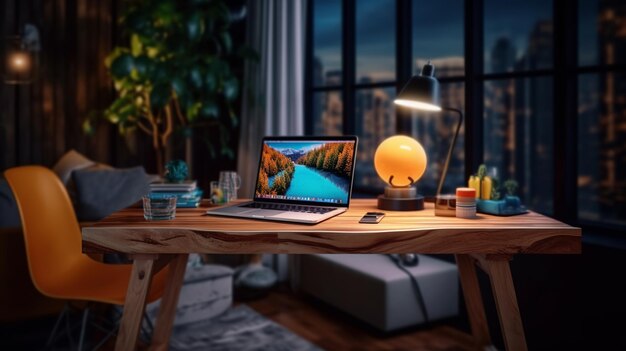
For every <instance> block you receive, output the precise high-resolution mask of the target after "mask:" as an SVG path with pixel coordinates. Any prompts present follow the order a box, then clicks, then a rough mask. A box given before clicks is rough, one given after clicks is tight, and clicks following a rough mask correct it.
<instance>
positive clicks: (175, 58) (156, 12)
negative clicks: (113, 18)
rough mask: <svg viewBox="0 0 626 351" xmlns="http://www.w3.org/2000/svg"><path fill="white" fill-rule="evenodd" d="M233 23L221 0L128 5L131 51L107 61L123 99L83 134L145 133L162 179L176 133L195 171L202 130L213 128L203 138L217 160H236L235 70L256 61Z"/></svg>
mask: <svg viewBox="0 0 626 351" xmlns="http://www.w3.org/2000/svg"><path fill="white" fill-rule="evenodd" d="M232 18H233V15H232V14H231V12H230V11H229V9H228V7H227V6H226V4H225V2H224V1H223V0H182V1H176V0H139V1H131V2H129V3H128V6H127V9H126V10H125V12H124V14H123V16H122V19H121V26H122V27H123V30H124V33H125V35H126V36H127V38H128V45H125V46H118V47H115V48H114V49H113V51H112V52H111V54H110V55H109V56H108V57H107V58H106V60H105V65H106V67H107V68H108V70H109V73H110V75H111V78H112V79H113V83H114V86H115V90H116V91H117V93H118V97H117V98H116V99H115V100H114V101H113V103H112V104H111V105H110V106H109V108H107V109H106V110H104V111H100V112H97V113H92V114H91V115H90V116H89V118H87V119H86V120H85V122H84V124H83V129H84V130H85V132H87V133H88V134H89V133H93V132H94V130H95V126H96V121H97V120H102V119H104V120H106V121H108V122H110V123H112V124H115V125H117V129H118V132H119V133H120V134H121V135H125V134H127V133H129V132H134V131H135V130H141V131H142V132H144V133H146V134H147V135H149V136H150V137H151V140H152V147H153V148H154V151H155V159H156V169H157V170H158V172H160V173H162V172H163V170H164V167H163V164H164V162H165V159H166V157H167V156H166V155H168V152H167V151H168V148H171V143H170V141H171V136H172V134H173V133H180V135H182V136H183V138H184V140H185V159H186V161H187V163H188V164H189V165H191V164H192V162H191V158H192V155H191V153H192V146H191V139H192V136H193V134H194V133H193V129H196V128H207V133H203V137H204V138H206V140H205V144H206V145H207V147H208V151H209V155H210V156H211V157H212V158H215V157H217V156H226V157H229V158H233V157H234V150H233V146H232V145H231V143H230V140H229V139H230V134H231V133H230V132H229V131H230V130H231V129H232V128H233V127H236V126H237V123H238V118H237V115H236V113H235V109H234V108H233V103H234V102H235V101H236V99H237V97H238V96H239V93H240V83H239V80H238V79H237V77H236V75H235V74H234V72H233V69H232V67H231V65H232V62H233V61H234V60H241V59H244V60H245V59H252V60H257V59H258V58H257V54H256V52H254V51H253V50H252V49H250V48H248V47H246V46H239V47H234V45H233V40H232V37H231V33H230V32H229V29H230V25H231V22H232ZM170 154H171V153H170Z"/></svg>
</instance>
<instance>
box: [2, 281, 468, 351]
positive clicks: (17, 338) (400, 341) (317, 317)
mask: <svg viewBox="0 0 626 351" xmlns="http://www.w3.org/2000/svg"><path fill="white" fill-rule="evenodd" d="M238 303H246V304H247V305H248V306H250V307H252V308H253V309H254V310H256V311H257V312H259V313H260V314H262V315H264V316H266V317H267V318H269V319H272V320H273V321H275V322H276V323H279V324H281V325H283V326H284V327H286V328H287V329H289V330H291V331H292V332H294V333H295V334H297V335H299V336H300V337H302V338H304V339H307V340H309V341H310V342H312V343H313V344H315V345H317V346H319V347H321V348H323V349H325V350H327V351H334V350H342V351H350V350H355V351H356V350H359V351H365V350H377V351H379V350H380V351H384V350H433V351H443V350H449V351H457V350H458V351H463V350H472V347H471V345H472V344H471V339H470V336H469V335H468V334H466V333H463V332H461V331H459V330H457V329H455V328H453V327H451V326H448V325H447V324H448V323H452V324H454V323H455V320H451V321H443V322H442V323H438V324H433V325H429V326H426V327H421V328H413V329H409V330H403V331H400V332H396V333H392V334H384V333H382V332H379V331H377V330H375V329H373V328H371V327H369V326H367V325H365V324H363V323H362V322H360V321H358V320H356V319H354V318H352V317H350V316H349V315H346V314H344V313H342V312H339V311H338V310H336V309H334V308H332V307H330V306H328V305H326V304H324V303H323V302H320V301H318V300H315V299H313V298H311V297H307V296H304V295H301V294H295V293H293V292H291V290H290V289H289V288H288V287H286V286H280V287H277V288H275V289H274V290H273V291H272V292H270V293H269V294H268V295H267V296H265V297H263V298H259V299H257V300H253V301H245V302H238ZM236 304H237V303H236ZM54 321H55V317H49V318H43V319H38V320H33V321H28V322H22V323H19V324H15V325H11V326H3V327H2V328H0V329H1V332H0V349H3V350H8V349H20V350H40V349H42V347H43V345H44V344H45V341H46V338H47V336H48V334H49V332H50V330H51V328H52V326H53V324H54ZM113 348H114V340H110V342H108V343H107V344H106V345H104V347H102V348H101V349H100V350H113ZM139 349H141V350H143V349H147V347H146V345H143V344H142V345H140V347H139Z"/></svg>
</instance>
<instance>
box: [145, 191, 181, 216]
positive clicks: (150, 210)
mask: <svg viewBox="0 0 626 351" xmlns="http://www.w3.org/2000/svg"><path fill="white" fill-rule="evenodd" d="M142 200H143V218H145V219H147V220H149V221H153V220H167V219H174V218H176V196H174V195H172V196H165V197H159V198H155V197H151V196H150V195H145V196H143V197H142Z"/></svg>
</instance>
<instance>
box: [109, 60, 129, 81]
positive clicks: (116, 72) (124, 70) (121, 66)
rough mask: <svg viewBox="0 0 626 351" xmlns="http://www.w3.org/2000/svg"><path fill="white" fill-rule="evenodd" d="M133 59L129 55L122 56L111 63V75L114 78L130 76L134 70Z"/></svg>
mask: <svg viewBox="0 0 626 351" xmlns="http://www.w3.org/2000/svg"><path fill="white" fill-rule="evenodd" d="M133 65H134V62H133V57H132V56H131V55H129V54H121V55H120V56H118V57H117V58H115V59H114V60H113V62H112V63H111V74H112V75H113V76H114V77H117V78H122V77H127V76H129V75H130V73H131V71H132V70H133Z"/></svg>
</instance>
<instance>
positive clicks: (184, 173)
mask: <svg viewBox="0 0 626 351" xmlns="http://www.w3.org/2000/svg"><path fill="white" fill-rule="evenodd" d="M188 176H189V168H188V167H187V164H186V163H185V161H183V160H172V161H169V162H168V163H167V164H166V165H165V179H166V180H167V181H168V182H170V183H180V182H182V181H183V180H185V179H187V177H188Z"/></svg>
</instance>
